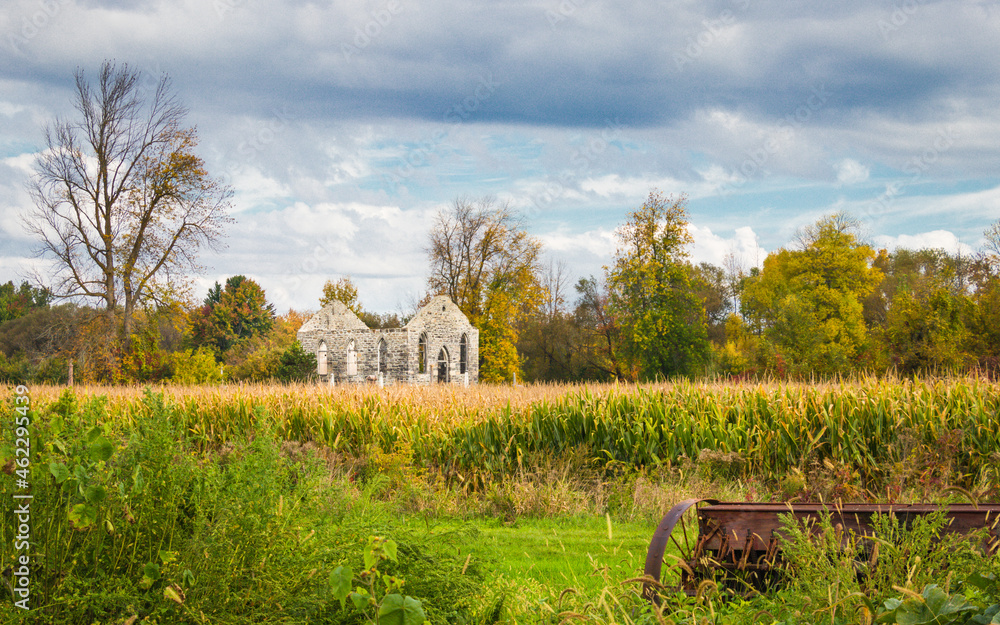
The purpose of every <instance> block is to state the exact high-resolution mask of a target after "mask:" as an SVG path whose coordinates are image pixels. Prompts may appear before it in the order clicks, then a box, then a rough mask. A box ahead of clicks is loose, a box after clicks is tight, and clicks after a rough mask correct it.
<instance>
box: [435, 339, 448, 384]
mask: <svg viewBox="0 0 1000 625" xmlns="http://www.w3.org/2000/svg"><path fill="white" fill-rule="evenodd" d="M437 374H438V375H437V380H438V382H447V381H448V379H449V378H448V351H447V350H446V349H445V348H443V347H442V348H441V351H440V352H438V362H437Z"/></svg>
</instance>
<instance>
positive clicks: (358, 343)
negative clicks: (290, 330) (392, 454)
mask: <svg viewBox="0 0 1000 625" xmlns="http://www.w3.org/2000/svg"><path fill="white" fill-rule="evenodd" d="M298 339H299V343H300V344H301V345H302V349H304V350H305V351H307V352H311V353H313V354H315V355H316V373H317V375H318V376H319V378H320V380H322V381H324V382H329V383H334V382H335V383H338V384H339V383H363V382H367V381H379V382H380V383H385V384H393V383H407V384H432V383H445V384H475V383H476V381H477V380H478V379H479V330H477V329H476V328H474V327H473V326H472V324H471V323H469V320H468V318H467V317H466V316H465V314H464V313H463V312H462V311H461V309H459V307H458V306H457V305H456V304H455V302H453V301H451V298H449V297H447V296H445V295H439V296H437V297H434V298H433V299H431V301H430V302H429V303H428V304H427V305H426V306H424V307H423V308H421V309H420V310H418V311H417V314H416V315H414V316H413V319H410V322H409V323H407V324H406V325H405V326H404V327H402V328H391V329H381V330H376V329H372V328H369V327H368V326H366V325H365V323H364V322H363V321H361V319H359V318H358V316H357V315H356V314H354V312H353V311H352V310H351V309H349V308H348V307H347V306H345V305H344V304H343V303H341V302H339V301H334V302H332V303H330V304H327V305H326V306H324V307H323V309H322V310H320V311H319V312H318V313H316V314H315V315H313V316H312V317H311V318H310V319H309V320H308V321H306V322H305V324H303V326H302V328H301V329H299V332H298Z"/></svg>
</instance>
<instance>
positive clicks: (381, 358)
mask: <svg viewBox="0 0 1000 625" xmlns="http://www.w3.org/2000/svg"><path fill="white" fill-rule="evenodd" d="M378 372H379V373H383V374H385V373H389V346H388V345H386V344H385V339H379V341H378Z"/></svg>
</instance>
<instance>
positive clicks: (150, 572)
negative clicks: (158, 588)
mask: <svg viewBox="0 0 1000 625" xmlns="http://www.w3.org/2000/svg"><path fill="white" fill-rule="evenodd" d="M158 579H160V565H159V564H156V563H155V562H150V563H149V564H147V565H145V566H144V567H142V580H141V581H140V582H139V585H140V586H142V587H143V588H149V587H150V586H152V585H153V582H155V581H156V580H158Z"/></svg>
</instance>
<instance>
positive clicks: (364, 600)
mask: <svg viewBox="0 0 1000 625" xmlns="http://www.w3.org/2000/svg"><path fill="white" fill-rule="evenodd" d="M348 596H349V597H350V598H351V603H353V604H354V607H355V608H357V609H358V610H360V611H362V612H364V611H365V610H367V609H368V600H369V599H370V598H371V595H369V594H368V592H367V591H366V590H363V589H361V588H357V589H356V590H355V592H352V593H351V594H350V595H348Z"/></svg>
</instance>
